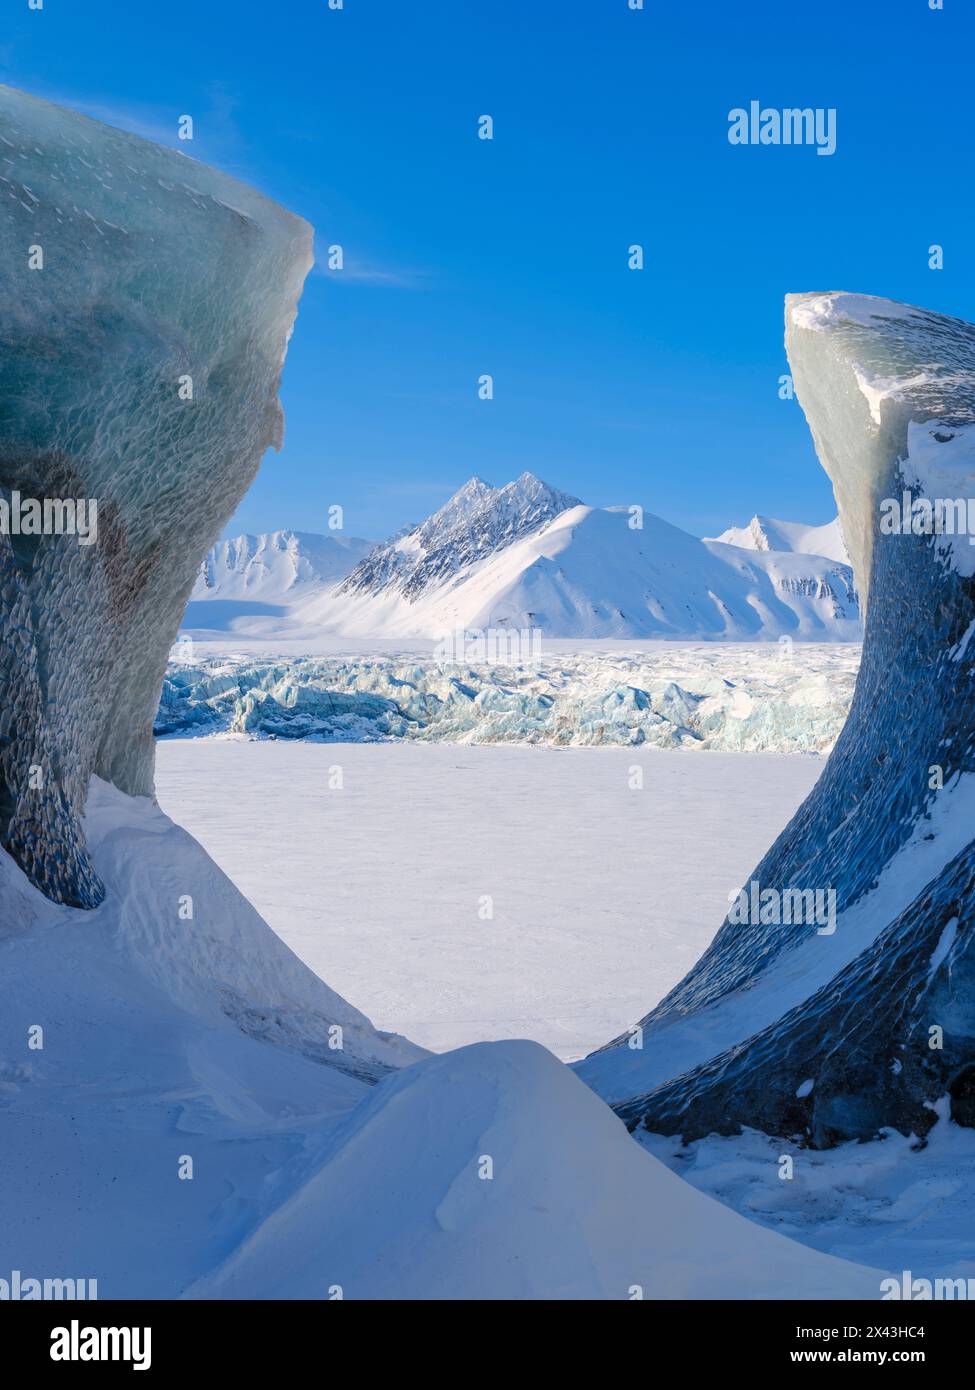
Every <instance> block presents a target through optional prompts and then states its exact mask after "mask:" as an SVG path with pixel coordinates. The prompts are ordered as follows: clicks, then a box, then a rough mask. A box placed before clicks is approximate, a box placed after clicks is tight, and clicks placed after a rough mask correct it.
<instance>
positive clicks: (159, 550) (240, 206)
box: [0, 88, 312, 907]
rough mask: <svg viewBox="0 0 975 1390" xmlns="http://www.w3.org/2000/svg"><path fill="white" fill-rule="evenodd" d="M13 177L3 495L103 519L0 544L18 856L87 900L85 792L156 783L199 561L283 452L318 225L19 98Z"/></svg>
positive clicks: (13, 111) (3, 839) (8, 139)
mask: <svg viewBox="0 0 975 1390" xmlns="http://www.w3.org/2000/svg"><path fill="white" fill-rule="evenodd" d="M0 181H2V182H0V186H2V189H3V193H4V195H5V196H4V197H3V200H2V203H0V241H2V245H3V247H4V255H3V257H2V259H0V305H2V307H0V318H2V333H0V382H2V410H0V458H2V459H3V472H2V476H0V494H2V496H3V497H4V498H5V499H7V500H8V501H9V499H10V496H11V494H12V493H14V492H15V491H19V492H21V493H22V494H23V495H25V496H28V497H33V498H52V497H53V498H66V497H70V498H93V499H97V502H98V517H99V541H98V544H97V545H91V546H81V545H79V544H78V543H77V540H76V538H75V537H72V536H68V535H39V536H12V535H2V536H0V586H2V596H3V604H2V616H0V623H2V632H0V648H2V651H3V657H2V663H3V665H2V671H0V679H2V682H3V690H4V702H3V709H2V713H0V844H2V845H3V847H4V848H5V849H6V850H7V851H8V852H9V853H10V854H11V855H12V856H13V858H14V859H15V860H16V862H17V863H18V864H19V865H20V866H21V867H22V868H23V869H24V870H25V872H26V873H27V874H28V876H29V877H30V879H31V881H32V882H33V883H35V884H36V885H37V886H38V887H39V888H41V889H42V891H43V892H45V893H46V894H47V895H48V896H50V897H51V898H52V899H54V900H56V901H59V902H65V903H71V904H74V905H76V906H80V907H93V906H95V905H97V904H98V903H99V902H100V901H101V900H102V898H103V896H104V888H103V886H102V885H101V884H100V882H99V880H98V877H97V875H96V874H95V872H94V870H93V868H92V865H91V861H90V857H89V855H88V853H87V851H86V848H85V844H84V836H83V832H82V828H81V815H82V813H83V810H84V804H85V796H86V793H87V788H88V784H89V781H90V779H91V777H92V776H95V775H97V776H99V777H102V778H103V779H104V780H105V781H107V782H110V783H112V784H114V785H115V786H117V787H118V788H120V789H121V790H122V791H125V792H128V793H130V794H132V795H145V794H146V793H148V792H150V791H151V788H152V760H153V739H152V719H153V716H154V714H155V710H156V703H157V700H158V693H159V685H160V682H161V680H162V675H163V671H164V669H165V662H166V653H167V651H168V648H169V647H170V645H171V643H172V641H173V640H174V638H175V636H176V633H177V630H178V627H179V621H180V618H181V616H182V613H183V610H184V608H185V605H186V601H187V599H188V598H189V595H190V591H191V590H192V588H193V584H194V581H195V579H196V573H197V567H198V564H199V560H200V556H201V555H202V553H203V552H204V551H205V550H206V549H207V547H208V546H210V545H211V544H212V543H213V542H214V540H215V539H216V537H217V535H219V533H220V530H221V528H222V527H223V526H224V525H225V523H226V521H227V520H228V518H229V517H230V515H231V514H232V512H233V511H234V509H235V507H236V505H237V502H238V501H239V499H240V497H241V496H242V494H243V492H244V491H245V490H246V488H247V486H248V485H249V483H250V482H251V480H252V478H253V476H254V474H255V472H256V470H257V467H258V465H259V463H260V460H261V457H262V455H263V454H264V452H265V450H266V449H267V448H268V447H269V446H277V445H279V444H280V441H281V435H282V415H281V410H280V406H279V405H278V399H277V386H278V379H279V377H280V373H281V368H282V365H283V362H284V354H285V348H286V345H287V341H288V338H289V335H290V333H291V328H292V324H293V322H294V317H295V311H296V305H297V300H298V296H299V294H300V292H301V287H302V284H303V282H304V278H305V275H306V274H307V272H308V270H309V268H310V266H311V263H312V255H311V228H310V227H309V226H308V224H307V223H305V222H304V221H302V220H301V219H300V218H297V217H294V216H292V215H291V214H290V213H286V212H284V211H283V210H282V209H281V208H278V207H277V206H276V205H275V204H273V203H272V202H270V201H269V200H268V199H266V198H264V197H263V196H262V195H261V194H259V193H256V192H254V191H253V190H251V189H248V188H246V187H244V186H243V185H242V184H240V183H238V182H236V181H235V180H233V179H231V178H229V177H227V176H226V175H224V174H221V173H218V172H216V171H215V170H210V169H206V168H205V167H204V166H202V165H200V164H197V163H196V162H195V161H193V160H191V159H187V158H185V157H183V156H181V155H178V154H176V153H174V152H173V151H170V150H164V149H162V148H160V147H158V146H155V145H151V144H149V143H148V142H146V141H144V140H141V139H139V138H138V137H136V136H133V135H129V134H127V133H125V132H123V131H119V130H113V129H110V128H109V127H106V126H102V125H100V124H99V123H97V122H94V121H91V120H89V119H87V118H86V117H84V116H81V115H78V114H76V113H75V112H71V111H66V110H64V109H62V108H59V107H55V106H52V105H51V104H49V103H48V102H44V101H41V100H38V99H36V98H33V97H30V96H27V95H25V94H24V93H21V92H16V91H14V90H12V89H10V88H2V89H0ZM33 267H36V268H33ZM189 390H191V391H192V397H191V398H190V397H189V396H188V395H187V392H188V391H189Z"/></svg>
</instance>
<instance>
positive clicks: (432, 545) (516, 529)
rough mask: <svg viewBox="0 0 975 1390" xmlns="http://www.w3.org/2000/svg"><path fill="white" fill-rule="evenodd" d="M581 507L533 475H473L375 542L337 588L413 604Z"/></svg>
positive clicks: (574, 498) (351, 592)
mask: <svg viewBox="0 0 975 1390" xmlns="http://www.w3.org/2000/svg"><path fill="white" fill-rule="evenodd" d="M580 505H581V504H580V502H579V499H578V498H577V497H570V496H568V494H567V493H564V492H559V491H557V489H555V488H552V487H549V486H548V484H547V483H543V482H542V481H541V479H540V478H536V477H535V476H534V474H532V473H522V475H521V477H520V478H516V479H515V481H514V482H513V483H507V484H506V485H505V486H504V487H501V488H493V487H490V486H489V485H488V484H487V483H485V482H484V481H483V479H481V478H471V480H470V481H469V482H467V483H465V484H464V486H463V487H462V488H461V489H460V491H459V492H455V493H454V495H453V497H451V498H450V499H449V501H447V502H445V503H444V505H443V506H442V507H441V508H440V510H439V511H436V512H434V513H433V515H432V516H430V517H428V518H427V520H426V521H424V522H422V523H421V524H420V525H419V526H416V527H414V528H413V530H412V531H409V532H408V533H407V534H406V535H403V536H399V537H397V538H394V539H393V540H391V541H387V542H386V543H385V544H384V545H380V546H377V547H376V549H375V550H374V551H373V552H372V553H371V554H370V555H369V556H367V557H366V559H365V560H362V561H361V562H360V563H359V564H358V565H356V567H355V569H354V570H353V571H352V573H351V574H350V575H349V576H348V578H347V579H346V580H345V582H344V584H342V586H341V592H342V593H344V594H358V595H365V594H389V593H397V594H402V596H403V598H404V599H405V600H406V602H407V603H415V602H416V601H417V600H418V599H419V598H421V597H422V596H423V595H426V594H430V593H431V592H432V591H434V590H435V589H436V588H437V586H438V585H442V584H444V583H445V582H447V581H448V580H450V579H451V578H452V577H453V576H455V575H457V574H459V573H460V572H461V571H462V570H465V569H467V568H468V567H469V566H471V565H473V564H476V563H477V562H478V561H480V560H483V559H485V558H486V557H487V556H489V555H493V554H496V553H497V552H498V551H500V550H503V549H505V548H506V547H507V546H510V545H512V544H513V543H514V542H515V541H517V540H519V539H520V537H522V536H527V535H530V534H531V533H532V532H534V531H537V530H538V529H539V527H541V526H543V525H544V524H545V523H546V522H548V521H553V520H554V519H555V518H556V517H557V516H560V515H561V514H562V513H563V512H564V511H567V510H568V509H569V508H570V507H577V506H580Z"/></svg>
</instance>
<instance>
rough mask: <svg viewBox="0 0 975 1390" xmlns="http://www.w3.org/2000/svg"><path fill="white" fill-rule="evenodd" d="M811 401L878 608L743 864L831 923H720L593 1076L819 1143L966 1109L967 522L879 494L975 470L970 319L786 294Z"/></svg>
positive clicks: (667, 1117)
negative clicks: (885, 509)
mask: <svg viewBox="0 0 975 1390" xmlns="http://www.w3.org/2000/svg"><path fill="white" fill-rule="evenodd" d="M786 343H787V350H788V354H789V360H790V363H791V366H792V372H793V377H794V380H795V383H796V389H797V393H798V398H799V400H800V403H801V405H802V407H803V410H804V411H805V413H806V416H807V419H808V422H809V426H810V429H811V432H812V434H813V438H814V441H815V444H816V448H817V452H818V454H819V457H820V460H821V461H822V463H823V466H824V467H825V469H826V471H827V473H828V474H829V476H830V478H831V479H832V481H833V485H834V490H835V494H836V498H837V502H838V505H839V509H840V520H841V524H842V529H843V535H844V538H845V540H846V542H847V545H848V547H849V550H850V554H851V556H852V559H853V563H854V566H855V569H856V574H857V584H858V589H859V592H860V593H861V595H863V596H864V598H865V600H866V602H867V610H866V629H865V637H864V647H863V656H862V661H861V665H860V669H859V672H858V676H857V683H856V688H855V691H854V696H853V702H852V705H851V708H850V713H849V717H848V719H847V721H846V724H845V725H844V727H843V730H842V732H841V734H840V736H839V738H838V739H837V742H836V745H835V747H834V749H833V752H832V754H831V756H830V758H829V761H828V762H827V764H826V767H825V769H824V771H823V774H822V776H821V777H820V779H819V781H818V783H817V784H816V786H815V788H814V790H813V791H812V793H811V794H810V796H809V797H808V798H807V800H806V801H805V802H804V804H803V805H802V806H801V807H800V809H799V811H798V812H797V814H796V816H795V818H794V819H793V821H792V822H791V823H790V824H789V825H788V826H787V827H786V828H785V830H784V831H783V832H782V834H781V835H780V837H779V839H778V840H777V841H776V843H775V845H773V847H772V848H771V850H770V851H769V853H768V855H767V856H766V857H765V859H764V860H763V861H762V862H761V864H760V865H759V866H758V867H757V869H756V870H755V871H754V874H753V875H752V882H754V883H756V884H758V885H760V887H761V889H762V890H763V891H765V890H770V891H771V892H772V893H773V894H774V895H779V896H781V895H782V894H783V892H784V891H785V890H787V889H789V890H817V889H818V890H831V891H833V892H834V893H835V895H836V902H837V908H838V913H837V923H836V930H835V932H834V933H830V934H821V933H820V931H819V930H818V926H817V925H816V924H814V923H812V922H810V921H809V920H808V919H807V920H800V921H796V920H793V921H792V922H791V923H789V924H787V925H786V924H782V923H780V922H779V921H777V920H773V914H770V915H769V917H768V919H767V920H764V921H763V920H761V919H760V920H759V921H757V922H756V921H754V920H751V921H747V922H737V923H733V922H732V921H730V920H726V922H725V923H724V925H723V926H722V927H721V928H720V930H719V931H718V933H717V935H716V936H715V938H714V940H713V942H712V944H711V946H710V947H709V948H708V950H707V951H706V952H705V954H704V955H703V956H702V958H701V960H700V961H699V962H698V964H697V965H696V966H695V967H694V968H693V969H692V970H691V971H690V972H689V974H688V975H687V976H686V977H685V978H684V980H683V981H681V982H680V984H678V985H677V986H676V987H675V988H674V989H673V990H671V992H670V993H669V994H668V995H667V996H666V998H665V999H663V1000H662V1001H661V1002H660V1004H658V1005H657V1006H656V1007H655V1008H654V1009H653V1010H652V1011H651V1012H650V1013H649V1014H648V1015H647V1016H646V1017H645V1018H644V1019H643V1020H642V1022H641V1023H640V1025H639V1027H640V1028H641V1029H642V1033H641V1034H640V1037H641V1040H642V1042H643V1047H642V1049H639V1050H638V1049H634V1048H632V1046H631V1045H630V1039H628V1038H626V1037H623V1038H620V1039H617V1040H615V1042H613V1043H610V1044H608V1045H607V1047H606V1048H605V1049H602V1050H600V1051H599V1052H597V1053H595V1054H593V1055H592V1056H591V1057H590V1058H589V1059H587V1060H586V1061H585V1062H584V1063H583V1064H581V1066H580V1073H581V1074H582V1075H583V1076H584V1077H585V1078H586V1079H587V1080H588V1081H589V1082H590V1084H591V1085H593V1086H595V1088H596V1089H597V1090H598V1091H599V1092H600V1093H601V1094H602V1095H603V1096H604V1097H606V1098H607V1099H611V1100H612V1101H613V1103H614V1104H615V1106H616V1108H617V1110H618V1113H620V1114H621V1115H622V1116H623V1117H624V1118H625V1119H626V1121H627V1123H628V1124H630V1125H631V1126H633V1127H636V1126H641V1127H643V1128H645V1129H646V1130H648V1131H653V1132H658V1133H664V1134H680V1135H682V1136H684V1138H685V1139H699V1138H701V1137H703V1136H705V1135H707V1134H709V1133H712V1132H713V1133H718V1134H733V1133H737V1132H739V1131H740V1130H742V1129H755V1130H759V1131H762V1132H764V1133H766V1134H773V1135H784V1136H788V1137H794V1138H796V1139H797V1140H798V1141H799V1142H801V1143H805V1144H808V1145H811V1146H813V1147H820V1148H828V1147H831V1146H833V1145H836V1144H838V1143H841V1142H843V1141H845V1140H850V1139H856V1140H866V1139H871V1138H873V1137H874V1136H876V1135H877V1134H878V1133H881V1132H883V1131H884V1130H891V1129H893V1130H897V1131H899V1132H900V1133H902V1134H913V1135H916V1136H918V1137H919V1138H923V1136H924V1135H925V1134H927V1133H928V1131H929V1130H930V1129H931V1128H932V1126H933V1125H934V1124H935V1122H936V1120H937V1118H938V1114H939V1109H938V1107H939V1106H942V1107H943V1106H945V1105H948V1106H949V1107H950V1114H951V1116H952V1118H953V1119H955V1120H957V1121H958V1122H959V1123H961V1124H965V1125H970V1124H972V1123H973V1121H975V1113H973V1106H972V1100H971V1097H972V1094H973V1090H975V1087H973V1082H975V1002H973V1001H975V993H973V961H975V956H973V952H972V947H971V943H972V934H971V922H972V914H973V908H975V902H973V898H972V893H973V884H975V872H973V871H975V842H973V841H972V837H971V829H970V827H971V818H972V815H973V812H975V779H973V777H972V770H973V769H972V753H973V732H975V731H973V728H972V718H971V714H970V703H971V701H970V689H971V677H972V663H973V660H975V652H971V651H970V649H969V637H970V633H971V631H972V630H973V623H975V592H973V587H972V577H971V571H972V567H973V566H972V562H971V548H970V546H969V544H968V538H967V537H960V538H959V537H952V538H946V537H945V536H943V535H930V536H928V535H923V534H921V535H915V534H907V533H901V534H886V533H885V532H884V530H883V528H882V527H881V526H880V516H881V503H882V501H883V499H884V498H886V497H900V496H901V495H902V493H903V492H904V491H905V490H907V491H908V492H909V493H910V494H911V495H912V496H914V497H918V496H928V497H931V496H933V495H937V494H938V493H941V495H944V489H946V488H948V489H950V495H952V496H967V495H968V494H970V493H971V490H972V483H973V480H975V449H973V447H972V446H973V443H975V434H973V432H972V423H973V417H975V406H973V402H975V327H973V326H972V325H971V324H967V323H964V322H963V321H961V320H958V319H952V318H948V317H945V316H943V315H940V314H935V313H931V312H928V311H926V310H922V309H915V308H912V307H910V306H906V305H901V304H897V303H893V302H891V301H887V300H882V299H875V298H871V297H868V296H863V295H848V294H842V293H831V294H826V295H816V294H804V295H796V296H790V297H789V298H788V299H787V302H786Z"/></svg>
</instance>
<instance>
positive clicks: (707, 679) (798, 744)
mask: <svg viewBox="0 0 975 1390" xmlns="http://www.w3.org/2000/svg"><path fill="white" fill-rule="evenodd" d="M660 645H661V647H662V648H663V649H662V650H661V649H659V648H654V647H651V648H649V649H647V650H645V651H641V650H639V649H638V648H633V649H627V650H623V651H611V652H598V651H586V650H580V651H553V652H551V653H549V654H543V655H542V656H541V657H540V658H539V660H538V661H537V662H534V663H531V664H527V663H526V664H519V665H516V666H513V667H506V666H502V665H500V664H495V663H488V662H482V663H476V662H471V663H464V664H463V665H446V664H444V663H442V662H438V661H436V660H434V659H433V658H431V656H430V654H429V653H425V654H424V653H419V652H399V653H390V654H388V655H384V656H378V655H375V654H367V653H363V652H359V653H355V652H350V653H347V654H345V655H341V654H336V655H334V656H319V657H290V658H289V657H277V658H269V657H266V656H265V657H260V656H256V655H250V656H248V655H229V654H227V655H210V656H202V655H201V657H200V658H199V659H196V660H193V661H190V660H180V659H178V658H177V659H174V660H173V661H171V662H170V664H169V666H168V668H167V671H166V676H165V678H164V680H163V688H162V696H161V699H160V704H159V709H158V711H157V714H156V719H155V726H154V727H155V732H156V734H157V736H158V737H167V736H173V737H175V736H199V735H214V736H217V735H240V736H246V737H250V738H291V739H307V738H312V739H320V740H324V741H329V742H371V741H375V740H385V739H405V740H411V741H418V742H430V743H435V742H453V743H467V744H478V743H507V744H534V745H546V746H552V747H557V748H562V747H598V746H604V745H608V746H616V747H633V748H637V747H642V746H646V747H648V748H685V749H695V748H700V749H717V750H720V751H726V752H781V753H824V752H827V751H828V750H829V749H830V748H831V747H832V745H833V743H834V742H835V741H836V739H837V737H838V735H839V732H840V730H841V729H842V727H843V723H844V721H845V719H846V716H847V712H848V709H849V704H850V700H851V698H852V694H853V685H854V681H855V678H856V671H857V666H858V664H859V657H860V653H859V648H858V647H856V646H854V645H852V644H842V645H838V646H827V645H825V644H823V645H819V644H816V645H810V646H806V647H804V646H801V645H792V646H789V647H782V648H777V647H772V648H768V647H764V648H762V647H758V648H756V647H746V646H740V647H738V646H735V647H725V646H721V647H718V646H711V645H704V646H700V647H694V646H689V647H679V648H675V649H671V650H668V649H667V647H666V644H660Z"/></svg>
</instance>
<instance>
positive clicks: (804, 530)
mask: <svg viewBox="0 0 975 1390" xmlns="http://www.w3.org/2000/svg"><path fill="white" fill-rule="evenodd" d="M708 539H714V540H718V541H723V542H724V544H725V545H737V546H739V547H741V549H743V550H791V551H794V552H796V553H798V554H800V555H825V556H826V558H827V559H828V560H839V561H840V562H841V564H844V565H848V564H849V563H850V556H849V553H848V552H847V549H846V543H845V541H844V540H843V532H842V531H841V530H840V519H839V517H834V519H833V520H832V521H830V522H828V523H827V524H826V525H825V526H807V525H806V524H805V523H804V522H802V521H776V520H775V519H774V517H770V516H753V517H752V519H751V521H750V522H749V523H748V525H747V526H730V527H729V528H728V530H727V531H722V533H721V535H720V536H715V537H713V538H710V537H709V538H708Z"/></svg>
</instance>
